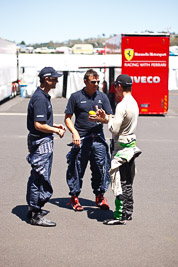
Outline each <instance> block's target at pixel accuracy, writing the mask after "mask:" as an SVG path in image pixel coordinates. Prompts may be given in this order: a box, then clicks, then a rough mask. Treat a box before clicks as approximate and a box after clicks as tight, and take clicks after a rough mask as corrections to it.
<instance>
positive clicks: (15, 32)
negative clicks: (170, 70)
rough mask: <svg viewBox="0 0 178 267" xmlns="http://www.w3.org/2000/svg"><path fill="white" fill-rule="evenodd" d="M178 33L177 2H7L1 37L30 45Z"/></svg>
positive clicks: (0, 10)
mask: <svg viewBox="0 0 178 267" xmlns="http://www.w3.org/2000/svg"><path fill="white" fill-rule="evenodd" d="M145 30H150V31H154V32H160V31H170V32H175V33H178V1H177V0H169V1H168V0H149V1H143V0H142V1H141V0H135V1H134V0H132V1H131V0H127V1H126V0H125V1H120V0H102V1H101V0H90V1H82V0H77V1H74V0H63V1H61V0H52V1H49V0H48V1H47V0H43V1H42V0H28V1H26V0H15V1H14V0H6V1H5V0H4V1H1V4H0V37H1V38H4V39H8V40H10V41H15V42H16V43H19V42H21V41H22V40H23V41H25V43H26V44H29V43H31V44H34V43H41V42H49V41H53V42H62V41H66V40H69V39H78V38H80V39H85V38H90V37H97V36H102V34H105V35H106V37H109V36H110V35H113V34H120V33H134V32H144V31H145Z"/></svg>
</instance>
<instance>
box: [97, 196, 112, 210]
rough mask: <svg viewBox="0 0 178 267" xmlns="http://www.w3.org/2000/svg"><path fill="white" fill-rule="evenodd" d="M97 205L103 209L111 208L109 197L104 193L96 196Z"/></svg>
mask: <svg viewBox="0 0 178 267" xmlns="http://www.w3.org/2000/svg"><path fill="white" fill-rule="evenodd" d="M96 206H97V207H99V208H101V209H103V210H109V205H108V203H107V199H106V198H105V197H104V196H103V194H100V195H98V196H96Z"/></svg>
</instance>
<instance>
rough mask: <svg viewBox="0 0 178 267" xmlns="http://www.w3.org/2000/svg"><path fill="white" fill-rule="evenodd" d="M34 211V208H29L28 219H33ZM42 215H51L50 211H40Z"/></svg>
mask: <svg viewBox="0 0 178 267" xmlns="http://www.w3.org/2000/svg"><path fill="white" fill-rule="evenodd" d="M32 211H33V208H32V207H28V212H27V218H28V219H31V218H32ZM39 212H40V213H41V215H42V216H45V215H47V214H48V213H49V211H48V210H40V211H39Z"/></svg>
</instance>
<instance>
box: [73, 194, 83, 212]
mask: <svg viewBox="0 0 178 267" xmlns="http://www.w3.org/2000/svg"><path fill="white" fill-rule="evenodd" d="M70 203H71V206H72V208H73V210H75V211H82V210H83V207H82V206H81V205H80V203H79V199H78V197H76V196H72V197H71V199H70Z"/></svg>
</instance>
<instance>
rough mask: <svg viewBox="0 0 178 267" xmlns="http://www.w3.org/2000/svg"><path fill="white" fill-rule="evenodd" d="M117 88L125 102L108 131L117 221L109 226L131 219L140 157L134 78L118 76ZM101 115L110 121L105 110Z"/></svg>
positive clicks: (111, 221)
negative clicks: (137, 138)
mask: <svg viewBox="0 0 178 267" xmlns="http://www.w3.org/2000/svg"><path fill="white" fill-rule="evenodd" d="M114 86H115V89H116V92H117V93H118V95H119V96H120V97H121V98H122V101H121V102H120V103H118V104H117V107H116V112H115V116H114V117H113V118H111V119H109V123H108V129H109V130H110V131H111V133H112V138H113V141H114V142H113V143H114V148H113V152H112V161H111V169H110V176H111V186H112V190H113V193H114V195H115V197H116V198H115V211H114V218H113V219H108V220H105V221H104V222H103V223H104V224H106V225H115V224H122V225H124V224H126V221H127V220H132V213H133V202H134V201H133V188H132V185H133V179H134V176H135V158H136V157H138V156H139V155H140V154H141V151H140V149H139V148H138V147H136V135H135V130H136V126H137V120H138V115H139V109H138V105H137V102H136V101H135V99H134V98H133V96H132V94H131V88H132V79H131V77H130V76H129V75H127V74H122V75H119V76H118V77H117V79H116V81H115V82H114ZM98 116H101V117H102V118H104V119H107V115H106V114H105V112H104V111H103V110H101V109H100V110H98Z"/></svg>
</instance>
